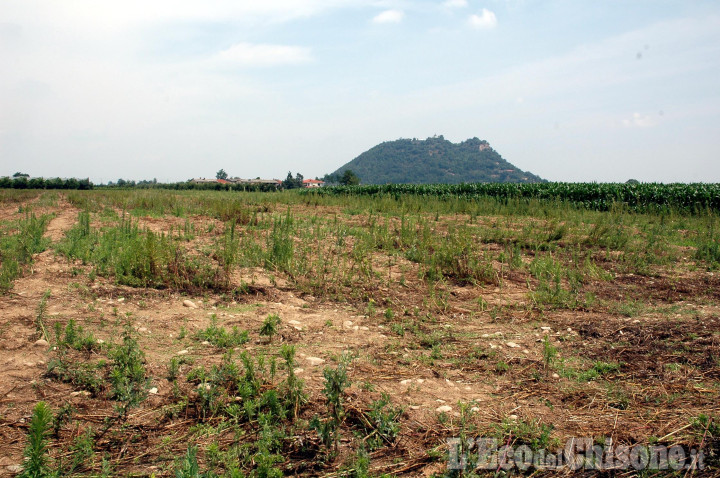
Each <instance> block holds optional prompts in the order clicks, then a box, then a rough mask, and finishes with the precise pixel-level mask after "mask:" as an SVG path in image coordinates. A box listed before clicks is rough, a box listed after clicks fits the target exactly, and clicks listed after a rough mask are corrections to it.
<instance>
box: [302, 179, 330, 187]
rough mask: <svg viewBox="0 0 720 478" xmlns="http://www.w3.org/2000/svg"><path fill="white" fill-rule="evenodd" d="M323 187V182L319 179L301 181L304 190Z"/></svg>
mask: <svg viewBox="0 0 720 478" xmlns="http://www.w3.org/2000/svg"><path fill="white" fill-rule="evenodd" d="M322 186H325V181H320V180H319V179H303V187H304V188H319V187H322Z"/></svg>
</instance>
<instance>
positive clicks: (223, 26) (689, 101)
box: [0, 0, 720, 182]
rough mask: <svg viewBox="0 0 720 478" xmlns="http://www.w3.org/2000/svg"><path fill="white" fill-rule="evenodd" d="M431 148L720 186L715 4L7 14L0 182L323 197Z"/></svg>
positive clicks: (577, 172) (345, 2)
mask: <svg viewBox="0 0 720 478" xmlns="http://www.w3.org/2000/svg"><path fill="white" fill-rule="evenodd" d="M433 135H443V136H444V137H445V138H446V139H448V140H451V141H453V142H460V141H463V140H465V139H468V138H472V137H478V138H480V139H483V140H487V141H488V142H489V143H490V145H491V146H492V147H493V148H494V149H495V150H496V151H498V152H499V153H500V154H501V155H502V156H503V157H504V158H505V159H506V160H508V161H510V162H511V163H513V164H514V165H516V166H517V167H519V168H521V169H523V170H526V171H531V172H532V173H535V174H537V175H539V176H541V177H543V178H545V179H548V180H551V181H598V182H605V181H613V182H615V181H623V182H624V181H626V180H628V179H630V178H633V179H637V180H640V181H659V182H696V181H702V182H720V157H719V155H718V151H719V150H720V2H717V1H715V0H712V1H701V0H697V1H695V0H685V1H666V0H622V1H613V0H607V1H597V0H565V1H563V0H557V1H554V0H547V1H540V0H483V1H480V0H433V1H431V0H414V1H408V0H365V1H362V0H203V1H198V0H142V1H141V0H122V1H116V0H103V1H98V0H62V1H57V0H0V175H12V174H13V173H15V172H17V171H20V172H24V173H27V174H30V175H31V176H45V177H55V176H59V177H79V178H85V177H89V178H90V179H91V180H92V181H94V182H107V181H116V180H117V179H118V178H124V179H135V180H141V179H152V178H156V179H157V180H158V181H182V180H186V179H189V178H193V177H214V176H215V173H216V172H217V171H218V170H219V169H221V168H222V169H224V170H225V171H227V172H228V173H229V174H230V175H231V176H238V177H243V178H254V177H262V178H284V177H285V176H286V175H287V172H288V171H292V172H293V173H296V172H300V173H302V174H303V175H304V176H305V177H306V178H307V177H316V176H320V177H321V176H322V175H324V174H326V173H330V172H332V171H334V170H335V169H337V168H339V167H340V166H342V165H343V164H345V163H346V162H348V161H350V160H352V159H353V158H355V157H356V156H358V155H359V154H361V153H362V152H364V151H366V150H368V149H370V148H371V147H373V146H375V145H377V144H378V143H381V142H383V141H392V140H395V139H398V138H421V139H423V138H426V137H429V136H433Z"/></svg>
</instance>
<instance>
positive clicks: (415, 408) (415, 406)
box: [410, 405, 420, 410]
mask: <svg viewBox="0 0 720 478" xmlns="http://www.w3.org/2000/svg"><path fill="white" fill-rule="evenodd" d="M410 410H420V405H410Z"/></svg>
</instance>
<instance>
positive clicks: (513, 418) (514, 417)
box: [508, 415, 518, 420]
mask: <svg viewBox="0 0 720 478" xmlns="http://www.w3.org/2000/svg"><path fill="white" fill-rule="evenodd" d="M508 418H509V419H510V420H517V419H518V416H517V415H510V416H509V417H508Z"/></svg>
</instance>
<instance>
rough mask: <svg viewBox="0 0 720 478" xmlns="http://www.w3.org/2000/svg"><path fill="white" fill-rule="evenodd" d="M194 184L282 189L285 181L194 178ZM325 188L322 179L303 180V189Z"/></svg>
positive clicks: (192, 180)
mask: <svg viewBox="0 0 720 478" xmlns="http://www.w3.org/2000/svg"><path fill="white" fill-rule="evenodd" d="M190 182H191V183H193V184H243V185H269V186H275V187H281V186H282V185H283V181H282V180H280V179H260V178H256V179H243V178H194V179H191V180H190ZM322 186H325V181H322V180H320V179H303V180H302V187H303V188H319V187H322Z"/></svg>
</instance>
